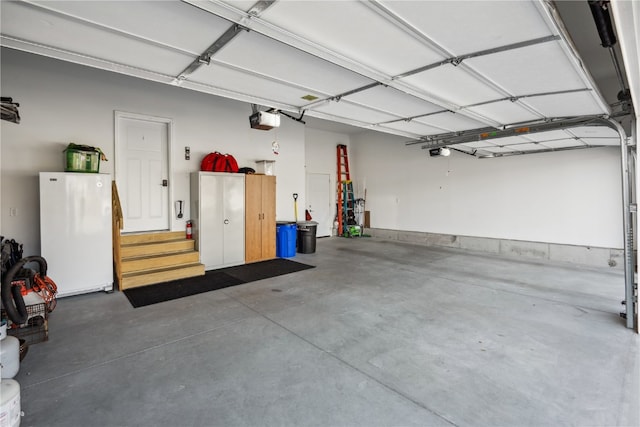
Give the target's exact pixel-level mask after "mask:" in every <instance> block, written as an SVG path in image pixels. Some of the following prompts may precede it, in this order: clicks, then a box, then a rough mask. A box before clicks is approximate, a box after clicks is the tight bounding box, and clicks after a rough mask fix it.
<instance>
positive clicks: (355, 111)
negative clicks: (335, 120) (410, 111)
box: [313, 101, 398, 124]
mask: <svg viewBox="0 0 640 427" xmlns="http://www.w3.org/2000/svg"><path fill="white" fill-rule="evenodd" d="M313 110H314V111H321V112H323V113H326V114H331V115H332V116H338V117H343V118H345V119H351V120H358V121H361V122H364V123H371V124H375V123H382V122H388V121H391V120H396V119H397V118H398V117H397V116H392V115H391V114H386V113H382V112H379V111H374V110H371V109H369V108H365V107H361V106H359V105H356V104H352V103H350V102H347V101H340V102H335V101H331V102H327V103H324V104H321V105H319V106H317V107H314V108H313Z"/></svg>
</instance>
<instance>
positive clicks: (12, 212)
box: [9, 208, 18, 216]
mask: <svg viewBox="0 0 640 427" xmlns="http://www.w3.org/2000/svg"><path fill="white" fill-rule="evenodd" d="M9 216H18V209H16V208H9Z"/></svg>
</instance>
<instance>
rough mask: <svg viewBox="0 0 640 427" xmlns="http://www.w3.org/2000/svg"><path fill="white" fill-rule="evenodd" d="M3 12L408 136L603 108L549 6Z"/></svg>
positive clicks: (268, 97)
mask: <svg viewBox="0 0 640 427" xmlns="http://www.w3.org/2000/svg"><path fill="white" fill-rule="evenodd" d="M1 8H2V9H1V12H2V21H1V28H2V30H1V43H2V45H3V46H6V47H10V48H14V49H19V50H24V51H28V52H33V53H37V54H41V55H46V56H50V57H54V58H58V59H62V60H66V61H71V62H76V63H79V64H83V65H87V66H91V67H96V68H102V69H106V70H110V71H115V72H119V73H123V74H128V75H132V76H136V77H139V78H144V79H149V80H154V81H157V82H162V83H166V84H174V85H179V86H181V87H183V88H188V89H192V90H197V91H201V92H206V93H211V94H215V95H219V96H223V97H227V98H232V99H236V100H240V101H245V102H247V103H252V104H259V105H261V106H263V107H262V109H266V108H270V109H276V110H280V111H282V112H286V113H287V114H289V115H291V116H293V117H300V116H302V115H303V114H304V116H311V117H317V118H321V119H325V120H330V121H333V122H339V123H344V124H349V125H353V126H357V127H361V128H364V129H371V130H375V131H381V132H386V133H390V134H395V135H401V136H404V137H407V138H411V139H416V140H425V139H427V138H429V137H433V136H436V135H442V134H450V133H452V132H459V131H467V130H470V129H481V128H488V127H489V128H497V129H502V128H505V127H509V126H513V125H518V124H520V123H523V122H527V123H529V122H535V121H545V120H547V121H548V120H549V119H559V118H564V117H574V116H585V115H588V116H591V115H593V116H598V115H608V114H610V113H611V111H610V109H609V106H608V105H607V103H606V102H605V101H604V99H603V97H602V96H601V94H600V93H599V92H598V90H597V87H596V86H595V84H594V82H593V80H592V79H591V77H590V75H589V73H588V72H587V71H586V70H585V69H584V68H583V66H582V61H581V60H580V58H579V57H578V55H577V53H576V51H575V49H574V48H573V46H572V44H571V42H569V41H568V37H567V36H566V34H565V31H564V27H563V25H562V23H561V22H560V19H559V17H558V15H557V13H556V10H555V9H554V7H553V5H552V4H551V3H548V2H544V1H524V0H518V1H382V0H373V1H285V0H278V1H259V2H257V3H256V2H254V1H233V2H232V1H220V0H204V1H199V0H185V1H126V2H124V1H2V3H1ZM589 24H590V25H591V24H592V23H589ZM249 113H250V108H247V115H249ZM618 143H619V139H618V138H617V134H616V133H615V132H614V131H611V130H610V129H608V128H602V127H600V128H596V127H583V128H574V129H571V130H557V131H552V132H546V133H545V134H536V135H535V139H534V137H533V135H525V136H517V137H513V138H501V139H500V140H499V141H497V140H496V141H491V140H487V141H478V142H472V143H468V144H462V145H460V146H459V147H458V148H460V149H461V150H463V151H465V152H468V153H470V154H474V155H476V154H477V153H481V154H496V153H522V152H532V151H533V152H535V151H540V150H543V151H549V150H555V149H566V148H577V147H590V146H602V145H613V144H618Z"/></svg>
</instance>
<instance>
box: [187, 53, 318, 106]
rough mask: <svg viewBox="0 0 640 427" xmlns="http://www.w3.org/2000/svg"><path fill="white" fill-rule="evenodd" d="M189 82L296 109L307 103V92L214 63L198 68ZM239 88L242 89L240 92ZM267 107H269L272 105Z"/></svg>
mask: <svg viewBox="0 0 640 427" xmlns="http://www.w3.org/2000/svg"><path fill="white" fill-rule="evenodd" d="M189 81H193V82H196V83H201V84H205V85H208V86H212V87H216V88H220V89H225V90H228V91H232V92H239V93H242V94H245V95H253V96H256V97H259V98H264V99H271V100H274V101H275V102H276V103H280V104H287V105H292V106H295V107H301V106H302V105H304V104H306V103H307V101H305V100H303V99H302V98H301V97H302V96H304V95H305V91H303V90H301V89H298V88H294V87H291V86H288V85H285V84H282V83H278V82H274V81H270V80H265V79H263V78H260V77H258V76H255V75H252V74H249V73H245V72H242V71H238V70H235V69H231V68H227V67H225V66H222V65H218V64H214V63H211V65H208V66H203V67H200V68H198V69H197V70H196V71H195V72H194V73H193V74H191V75H190V76H189ZM239 88H241V89H240V90H239ZM266 106H267V107H269V106H270V105H266Z"/></svg>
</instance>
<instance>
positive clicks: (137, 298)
mask: <svg viewBox="0 0 640 427" xmlns="http://www.w3.org/2000/svg"><path fill="white" fill-rule="evenodd" d="M313 267H314V266H312V265H307V264H302V263H300V262H295V261H290V260H288V259H282V258H276V259H272V260H268V261H261V262H256V263H252V264H245V265H238V266H236V267H227V268H223V269H220V270H210V271H207V272H206V273H205V274H204V276H197V277H190V278H188V279H179V280H172V281H171V282H164V283H158V284H154V285H149V286H141V287H139V288H133V289H127V290H125V291H124V294H125V295H126V296H127V298H128V299H129V302H130V303H131V305H132V306H134V307H135V308H138V307H144V306H146V305H151V304H157V303H159V302H164V301H170V300H174V299H178V298H182V297H188V296H191V295H196V294H201V293H203V292H209V291H215V290H216V289H222V288H228V287H229V286H235V285H241V284H243V283H248V282H254V281H256V280H262V279H268V278H269V277H276V276H281V275H283V274H288V273H295V272H297V271H302V270H307V269H309V268H313Z"/></svg>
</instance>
